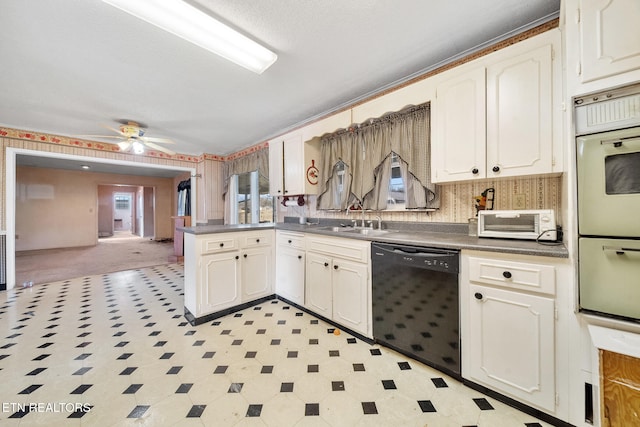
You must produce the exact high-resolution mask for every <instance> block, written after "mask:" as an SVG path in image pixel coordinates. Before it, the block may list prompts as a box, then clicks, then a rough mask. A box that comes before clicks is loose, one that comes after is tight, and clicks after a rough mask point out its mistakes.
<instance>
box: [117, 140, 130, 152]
mask: <svg viewBox="0 0 640 427" xmlns="http://www.w3.org/2000/svg"><path fill="white" fill-rule="evenodd" d="M130 146H131V143H130V142H129V141H120V142H118V147H119V148H120V151H127V150H128V149H129V147H130Z"/></svg>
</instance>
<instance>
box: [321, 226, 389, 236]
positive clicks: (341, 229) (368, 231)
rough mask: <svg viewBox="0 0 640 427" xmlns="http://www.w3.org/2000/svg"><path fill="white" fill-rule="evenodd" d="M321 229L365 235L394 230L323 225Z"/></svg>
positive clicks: (375, 234)
mask: <svg viewBox="0 0 640 427" xmlns="http://www.w3.org/2000/svg"><path fill="white" fill-rule="evenodd" d="M320 230H324V231H331V232H334V233H349V234H362V235H363V236H381V235H383V234H387V233H390V232H391V231H393V230H374V229H373V228H353V227H339V226H334V227H322V228H320Z"/></svg>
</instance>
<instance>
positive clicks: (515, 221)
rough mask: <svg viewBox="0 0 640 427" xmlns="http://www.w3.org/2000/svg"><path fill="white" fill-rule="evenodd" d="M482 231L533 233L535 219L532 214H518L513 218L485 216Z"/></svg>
mask: <svg viewBox="0 0 640 427" xmlns="http://www.w3.org/2000/svg"><path fill="white" fill-rule="evenodd" d="M484 229H485V230H487V231H508V232H519V233H520V232H535V231H536V217H535V215H532V214H520V215H518V216H517V217H515V218H505V217H497V216H495V215H485V217H484Z"/></svg>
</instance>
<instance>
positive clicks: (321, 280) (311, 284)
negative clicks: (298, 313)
mask: <svg viewBox="0 0 640 427" xmlns="http://www.w3.org/2000/svg"><path fill="white" fill-rule="evenodd" d="M332 269H333V267H332V264H331V258H330V257H327V256H324V255H319V254H316V253H314V252H307V262H306V270H305V306H306V307H307V308H308V309H309V310H311V311H313V312H315V313H317V314H319V315H321V316H324V317H326V318H328V319H331V316H332V314H333V309H332V299H333V296H332V290H331V289H332V285H331V270H332Z"/></svg>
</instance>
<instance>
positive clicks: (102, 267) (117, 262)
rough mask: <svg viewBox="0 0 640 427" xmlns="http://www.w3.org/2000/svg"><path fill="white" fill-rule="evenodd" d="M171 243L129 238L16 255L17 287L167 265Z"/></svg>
mask: <svg viewBox="0 0 640 427" xmlns="http://www.w3.org/2000/svg"><path fill="white" fill-rule="evenodd" d="M172 254H173V242H171V241H155V240H150V239H148V238H142V237H137V236H133V235H131V234H125V235H122V234H116V235H114V236H113V237H107V238H101V239H99V243H98V244H97V245H96V246H85V247H79V248H64V249H43V250H35V251H21V252H16V287H21V286H22V284H23V283H24V282H26V281H33V283H34V284H39V283H49V282H54V281H60V280H66V279H72V278H76V277H82V276H87V275H94V274H103V273H110V272H113V271H121V270H132V269H136V268H141V267H150V266H154V265H160V264H167V263H168V262H169V261H168V260H169V256H170V255H172Z"/></svg>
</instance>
